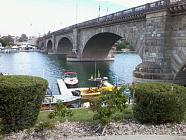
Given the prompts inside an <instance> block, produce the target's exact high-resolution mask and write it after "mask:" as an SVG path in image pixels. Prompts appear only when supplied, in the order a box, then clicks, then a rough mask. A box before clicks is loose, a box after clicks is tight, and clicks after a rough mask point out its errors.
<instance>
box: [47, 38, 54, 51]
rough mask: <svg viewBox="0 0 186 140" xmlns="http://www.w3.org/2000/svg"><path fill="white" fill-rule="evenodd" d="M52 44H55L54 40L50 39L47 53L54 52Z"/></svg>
mask: <svg viewBox="0 0 186 140" xmlns="http://www.w3.org/2000/svg"><path fill="white" fill-rule="evenodd" d="M52 46H53V43H52V41H51V40H48V42H47V46H46V47H47V53H52V52H53V50H52Z"/></svg>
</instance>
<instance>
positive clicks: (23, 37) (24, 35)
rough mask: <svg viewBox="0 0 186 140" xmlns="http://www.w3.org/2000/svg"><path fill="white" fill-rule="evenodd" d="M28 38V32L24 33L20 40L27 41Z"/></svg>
mask: <svg viewBox="0 0 186 140" xmlns="http://www.w3.org/2000/svg"><path fill="white" fill-rule="evenodd" d="M27 40H28V37H27V35H26V34H22V35H21V37H20V38H19V42H24V41H27Z"/></svg>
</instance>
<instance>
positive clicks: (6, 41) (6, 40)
mask: <svg viewBox="0 0 186 140" xmlns="http://www.w3.org/2000/svg"><path fill="white" fill-rule="evenodd" d="M2 40H3V43H4V46H10V45H13V44H14V39H13V38H12V36H11V35H8V36H3V37H2Z"/></svg>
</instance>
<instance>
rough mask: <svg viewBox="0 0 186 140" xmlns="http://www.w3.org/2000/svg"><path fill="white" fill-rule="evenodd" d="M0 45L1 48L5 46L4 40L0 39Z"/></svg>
mask: <svg viewBox="0 0 186 140" xmlns="http://www.w3.org/2000/svg"><path fill="white" fill-rule="evenodd" d="M0 43H1V44H2V46H4V47H5V46H6V44H5V42H4V40H3V39H2V38H0Z"/></svg>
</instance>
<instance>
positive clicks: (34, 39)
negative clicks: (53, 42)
mask: <svg viewBox="0 0 186 140" xmlns="http://www.w3.org/2000/svg"><path fill="white" fill-rule="evenodd" d="M27 43H28V44H29V45H32V46H37V37H34V36H32V37H30V38H29V39H28V41H27Z"/></svg>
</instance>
